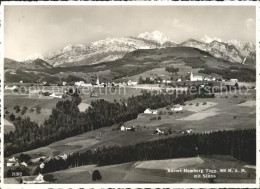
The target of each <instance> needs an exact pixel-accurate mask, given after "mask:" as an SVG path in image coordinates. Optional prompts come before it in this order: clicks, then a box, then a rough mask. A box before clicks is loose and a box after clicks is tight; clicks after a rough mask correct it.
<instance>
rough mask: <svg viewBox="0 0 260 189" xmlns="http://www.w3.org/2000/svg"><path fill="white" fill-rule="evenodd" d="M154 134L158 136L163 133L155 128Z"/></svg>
mask: <svg viewBox="0 0 260 189" xmlns="http://www.w3.org/2000/svg"><path fill="white" fill-rule="evenodd" d="M155 134H158V135H160V134H164V131H162V130H160V129H159V128H156V129H155Z"/></svg>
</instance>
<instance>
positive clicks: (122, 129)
mask: <svg viewBox="0 0 260 189" xmlns="http://www.w3.org/2000/svg"><path fill="white" fill-rule="evenodd" d="M120 130H121V131H130V130H131V128H130V127H125V126H124V125H122V126H121V127H120Z"/></svg>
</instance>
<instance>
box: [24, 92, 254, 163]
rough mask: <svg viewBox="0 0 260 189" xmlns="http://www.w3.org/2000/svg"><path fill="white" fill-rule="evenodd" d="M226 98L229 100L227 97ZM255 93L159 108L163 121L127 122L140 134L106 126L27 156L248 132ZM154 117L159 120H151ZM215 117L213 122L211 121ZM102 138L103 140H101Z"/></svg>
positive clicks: (146, 116) (141, 118)
mask: <svg viewBox="0 0 260 189" xmlns="http://www.w3.org/2000/svg"><path fill="white" fill-rule="evenodd" d="M226 96H227V98H226ZM254 98H255V90H250V91H249V92H248V94H247V95H245V94H241V95H238V97H236V98H234V94H229V95H221V94H217V95H216V98H206V99H195V100H192V101H189V102H186V105H185V106H183V111H182V112H179V113H176V112H175V113H173V114H172V115H171V114H169V113H168V112H169V110H167V109H166V108H161V109H158V112H161V113H159V114H162V115H160V117H161V119H158V116H159V115H158V114H157V115H149V114H140V115H139V116H138V118H137V119H135V120H131V121H127V122H125V123H124V125H125V126H128V127H131V126H135V127H136V128H137V131H135V132H131V131H127V132H126V131H119V130H115V129H113V128H115V126H112V127H106V128H101V129H97V130H94V131H90V132H87V133H83V134H81V135H77V136H74V137H70V138H67V139H64V140H61V141H57V142H54V143H52V144H50V145H48V146H46V147H41V148H38V149H34V150H31V151H27V152H25V153H27V154H29V155H31V156H32V157H33V158H36V157H39V156H42V155H45V156H47V157H49V156H52V155H63V154H69V153H71V152H76V151H79V152H80V151H85V150H87V149H91V150H93V149H96V148H98V147H100V148H102V147H103V146H111V145H119V146H121V145H133V144H136V143H139V142H145V141H151V140H158V139H161V138H167V137H175V136H178V135H182V133H183V132H185V131H186V130H188V129H192V130H193V132H194V133H201V132H210V131H217V130H235V129H248V128H255V127H256V107H255V105H256V101H255V100H254ZM151 118H156V119H154V120H152V119H151ZM212 118H214V119H212ZM156 128H160V129H161V130H168V129H170V128H171V130H172V132H173V133H172V134H171V135H167V136H163V135H161V136H160V135H154V134H153V131H154V130H155V129H156ZM98 137H100V138H101V139H98Z"/></svg>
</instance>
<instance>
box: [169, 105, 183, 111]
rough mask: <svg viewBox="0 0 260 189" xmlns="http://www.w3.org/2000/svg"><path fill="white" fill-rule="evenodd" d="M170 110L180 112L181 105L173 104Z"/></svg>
mask: <svg viewBox="0 0 260 189" xmlns="http://www.w3.org/2000/svg"><path fill="white" fill-rule="evenodd" d="M171 110H172V111H175V112H180V111H182V110H183V108H182V106H180V105H175V106H173V107H172V108H171Z"/></svg>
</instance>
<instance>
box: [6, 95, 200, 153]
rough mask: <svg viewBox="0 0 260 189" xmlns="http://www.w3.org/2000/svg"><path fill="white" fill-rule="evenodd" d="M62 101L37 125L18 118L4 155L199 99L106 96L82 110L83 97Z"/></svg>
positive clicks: (184, 97)
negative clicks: (149, 110) (114, 98)
mask: <svg viewBox="0 0 260 189" xmlns="http://www.w3.org/2000/svg"><path fill="white" fill-rule="evenodd" d="M72 98H73V99H72V100H63V101H59V102H58V103H57V104H56V107H55V108H54V109H53V110H52V114H51V115H50V117H49V118H48V119H47V120H45V122H44V123H43V125H40V126H38V125H37V123H35V122H32V121H31V120H30V118H28V117H26V118H23V119H16V120H15V121H14V126H15V128H16V129H15V131H14V132H10V133H8V134H5V156H10V155H12V154H15V153H18V152H22V151H26V150H31V149H34V148H38V147H41V146H46V145H48V144H50V143H52V142H55V141H58V140H61V139H64V138H67V137H71V136H75V135H78V134H81V133H83V132H87V131H91V130H94V129H98V128H101V127H107V126H112V125H114V124H118V123H120V122H125V121H129V120H132V119H136V118H137V116H138V114H139V113H142V112H143V111H144V110H145V109H146V108H147V107H149V108H152V109H156V108H162V107H165V106H167V105H169V104H182V103H183V102H184V101H187V100H192V99H194V98H196V95H190V94H189V93H188V94H185V93H182V94H177V93H176V91H174V92H173V93H171V94H169V93H160V94H154V93H150V92H145V93H143V94H142V95H139V96H132V97H130V98H128V99H127V100H122V101H121V102H116V101H115V102H113V103H111V102H108V101H105V100H103V99H101V100H97V101H92V102H91V107H90V108H89V109H88V110H86V112H80V111H79V109H78V104H80V102H81V99H80V98H79V97H78V96H73V97H72Z"/></svg>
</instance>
